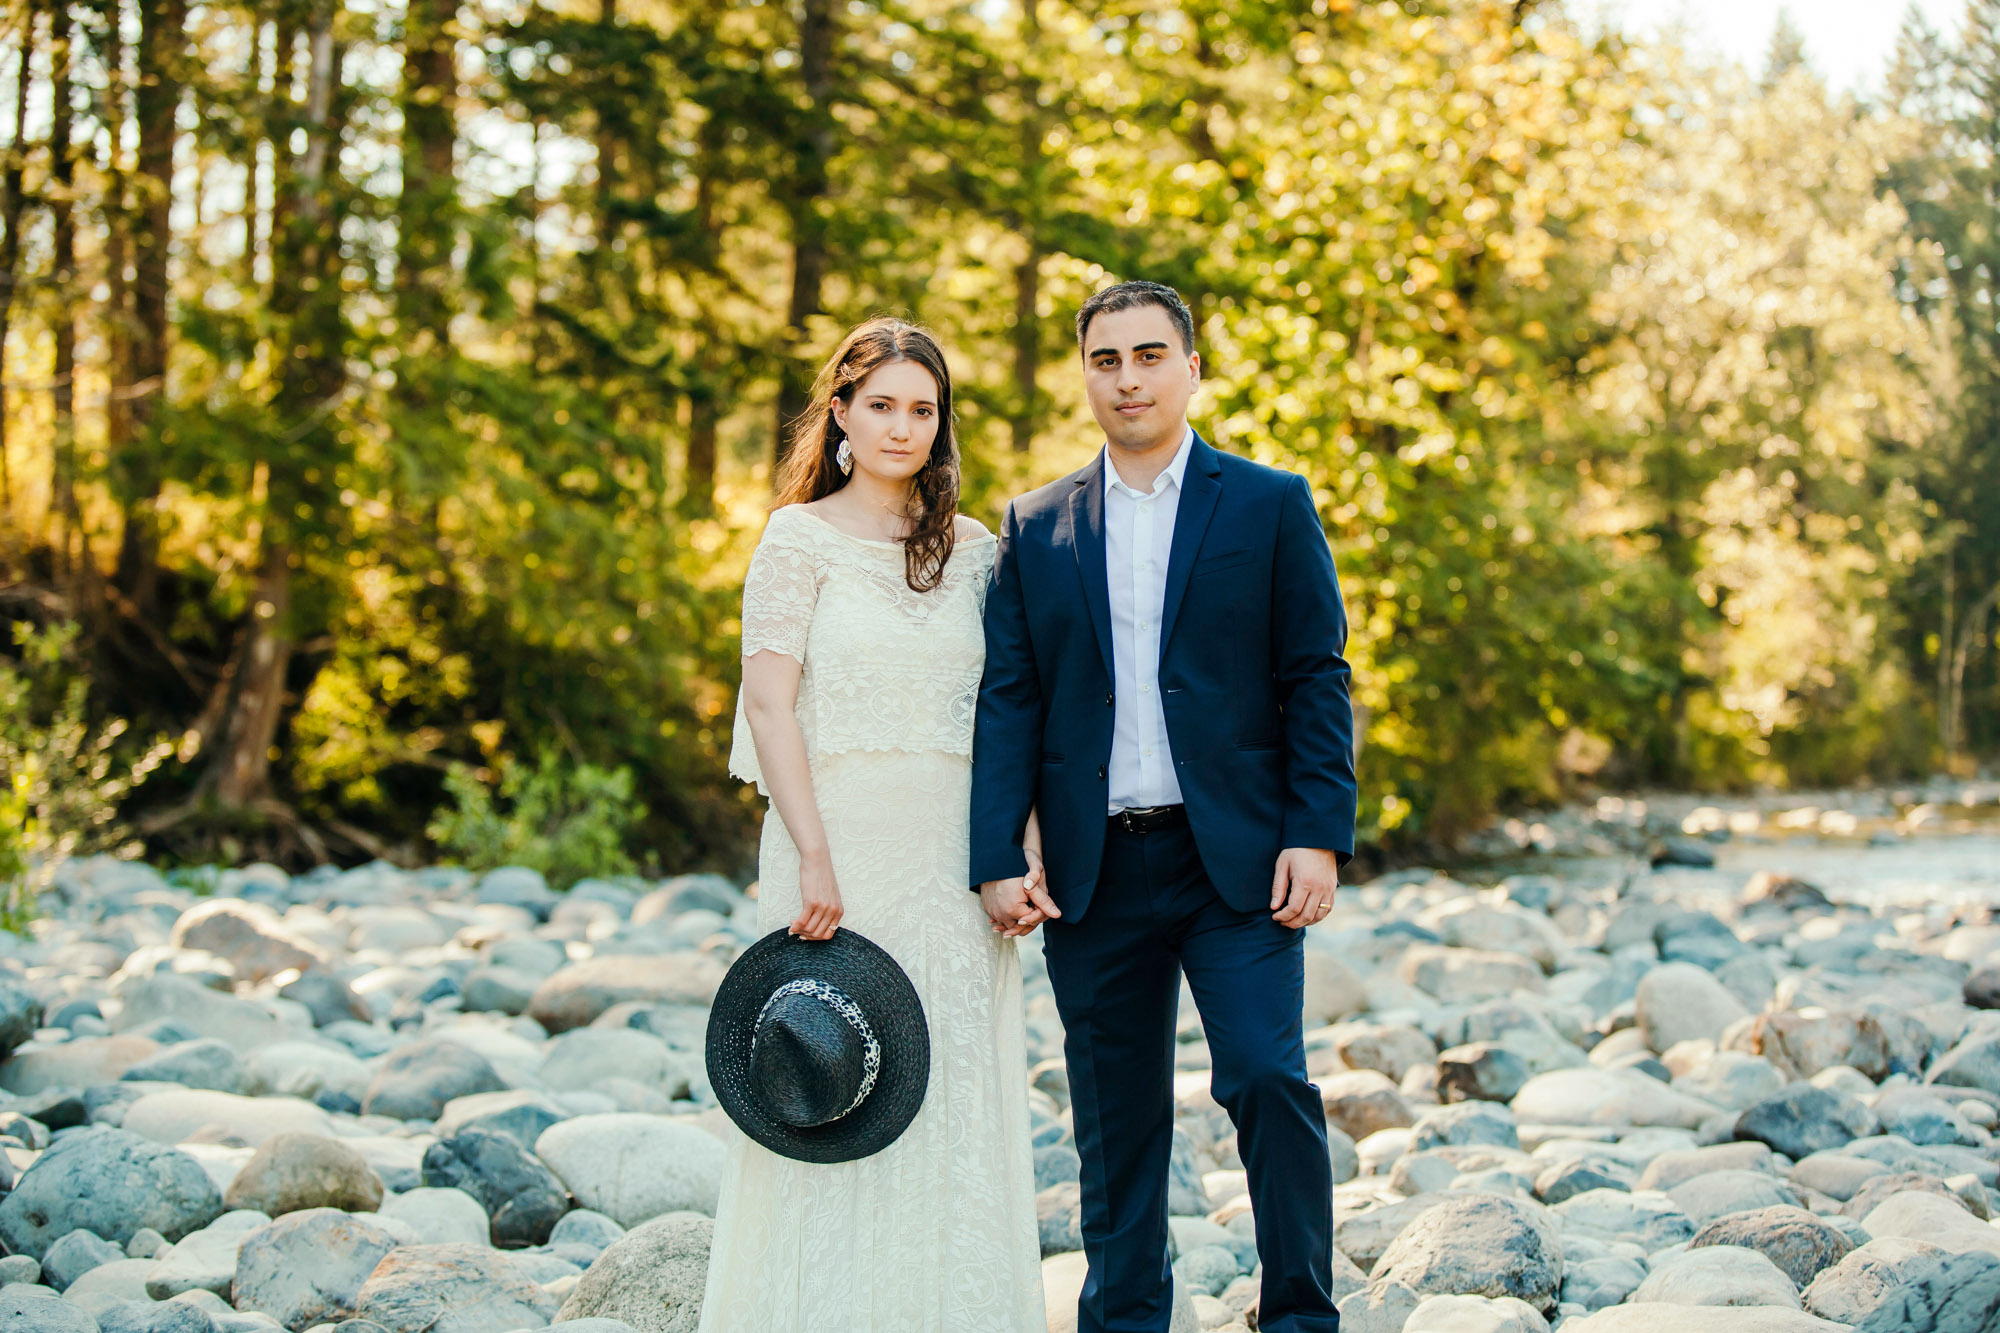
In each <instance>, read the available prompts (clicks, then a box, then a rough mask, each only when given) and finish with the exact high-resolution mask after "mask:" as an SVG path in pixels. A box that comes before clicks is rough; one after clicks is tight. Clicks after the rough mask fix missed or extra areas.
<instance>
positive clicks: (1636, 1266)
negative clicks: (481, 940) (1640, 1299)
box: [1562, 1255, 1646, 1311]
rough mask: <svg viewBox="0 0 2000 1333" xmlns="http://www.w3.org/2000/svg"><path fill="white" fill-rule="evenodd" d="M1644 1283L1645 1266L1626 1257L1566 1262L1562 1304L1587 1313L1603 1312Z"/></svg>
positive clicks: (1564, 1264) (1615, 1256) (1618, 1256)
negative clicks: (1579, 1308) (1573, 1306)
mask: <svg viewBox="0 0 2000 1333" xmlns="http://www.w3.org/2000/svg"><path fill="white" fill-rule="evenodd" d="M1645 1280H1646V1266H1645V1265H1644V1264H1642V1263H1640V1262H1639V1261H1638V1260H1637V1259H1634V1258H1631V1257H1629V1256H1626V1255H1606V1256H1605V1257H1603V1258H1601V1259H1584V1260H1580V1261H1579V1260H1568V1259H1565V1261H1564V1263H1563V1288H1562V1303H1563V1304H1564V1305H1580V1306H1582V1307H1583V1308H1584V1310H1585V1311H1590V1310H1602V1309H1603V1308H1604V1307H1605V1306H1607V1305H1616V1304H1618V1303H1619V1302H1620V1301H1623V1300H1625V1299H1626V1298H1627V1297H1629V1296H1630V1295H1631V1294H1632V1293H1633V1292H1635V1291H1637V1290H1638V1289H1639V1284H1640V1283H1641V1282H1644V1281H1645Z"/></svg>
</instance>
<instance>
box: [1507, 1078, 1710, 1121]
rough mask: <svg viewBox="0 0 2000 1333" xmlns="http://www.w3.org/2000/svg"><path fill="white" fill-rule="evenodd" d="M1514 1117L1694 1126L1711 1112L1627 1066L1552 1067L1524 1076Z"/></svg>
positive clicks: (1536, 1119)
mask: <svg viewBox="0 0 2000 1333" xmlns="http://www.w3.org/2000/svg"><path fill="white" fill-rule="evenodd" d="M1512 1105H1513V1108H1514V1119H1515V1120H1517V1121H1519V1122H1520V1123H1522V1124H1530V1123H1534V1124H1544V1125H1632V1126H1645V1125H1662V1126H1667V1127H1670V1128H1674V1129H1696V1128H1698V1127H1700V1125H1701V1124H1702V1123H1703V1122H1704V1121H1706V1120H1708V1119H1709V1118H1710V1117H1712V1116H1714V1115H1715V1114H1716V1113H1717V1108H1716V1107H1715V1106H1713V1105H1711V1104H1709V1103H1708V1102H1704V1101H1700V1100H1698V1099H1696V1098H1693V1097H1689V1096H1688V1095H1686V1094H1685V1093H1680V1092H1676V1091H1674V1090H1673V1089H1672V1088H1670V1087H1668V1086H1667V1085H1666V1084H1664V1083H1662V1082H1660V1081H1659V1080H1658V1079H1654V1078H1649V1077H1647V1076H1646V1075H1645V1074H1641V1073H1638V1072H1636V1071H1634V1070H1630V1069H1597V1068H1594V1067H1589V1068H1582V1069H1557V1070H1553V1071H1551V1072H1550V1073H1546V1074H1537V1075H1536V1076H1535V1077H1534V1078H1531V1079H1529V1080H1528V1082H1527V1084H1526V1085H1525V1086H1523V1087H1522V1089H1521V1091H1520V1092H1519V1093H1517V1094H1515V1097H1514V1100H1513V1103H1512Z"/></svg>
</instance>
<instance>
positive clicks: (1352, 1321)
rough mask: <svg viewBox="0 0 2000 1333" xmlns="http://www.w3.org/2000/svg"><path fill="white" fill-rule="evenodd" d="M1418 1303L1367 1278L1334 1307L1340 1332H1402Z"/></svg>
mask: <svg viewBox="0 0 2000 1333" xmlns="http://www.w3.org/2000/svg"><path fill="white" fill-rule="evenodd" d="M1421 1303H1422V1298H1420V1297H1419V1296H1418V1295H1417V1293H1415V1292H1414V1291H1411V1290H1410V1289H1409V1288H1408V1287H1406V1286H1404V1285H1403V1284H1402V1283H1400V1282H1371V1283H1369V1284H1368V1285H1367V1286H1366V1287H1364V1288H1362V1289H1361V1290H1360V1291H1356V1292H1350V1293H1349V1294H1348V1295H1346V1296H1344V1297H1342V1298H1341V1299H1340V1301H1339V1302H1337V1303H1336V1304H1335V1306H1334V1309H1335V1311H1336V1312H1337V1313H1338V1314H1339V1315H1340V1330H1341V1333H1403V1330H1404V1328H1405V1327H1407V1326H1408V1324H1409V1322H1410V1316H1411V1315H1413V1314H1415V1313H1416V1312H1417V1306H1418V1305H1419V1304H1421ZM1071 1317H1072V1319H1073V1318H1074V1316H1071Z"/></svg>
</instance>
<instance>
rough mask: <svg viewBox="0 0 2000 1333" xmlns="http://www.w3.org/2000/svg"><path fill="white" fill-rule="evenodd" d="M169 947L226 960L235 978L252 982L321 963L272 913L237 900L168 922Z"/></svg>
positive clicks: (213, 902) (216, 902)
mask: <svg viewBox="0 0 2000 1333" xmlns="http://www.w3.org/2000/svg"><path fill="white" fill-rule="evenodd" d="M170 942H171V943H172V944H173V946H174V947H175V948H177V949H200V950H202V951H203V952H205V953H212V954H214V955H216V956H217V957H218V958H226V959H228V960H229V961H230V963H231V964H232V965H234V967H235V968H236V975H237V976H239V977H242V978H243V979H245V980H247V981H253V982H254V981H262V980H264V979H265V978H266V977H271V976H275V975H277V974H278V973H280V972H284V971H287V970H290V969H293V968H296V969H298V970H299V971H304V970H305V969H307V968H310V967H313V966H316V965H321V966H323V965H324V964H325V963H326V961H327V959H326V956H325V954H324V953H323V952H322V951H321V950H320V949H319V948H317V947H316V946H314V945H313V944H312V943H311V942H310V941H308V940H307V939H306V938H305V937H303V936H301V935H299V934H297V933H296V932H294V931H292V930H290V929H288V928H287V927H286V926H285V924H284V922H282V921H281V920H279V918H278V914H277V913H276V912H274V911H272V910H271V909H270V908H269V907H267V906H265V905H264V904H263V903H259V902H252V901H248V900H246V899H242V898H220V897H218V898H211V899H209V900H208V901H206V902H200V903H196V904H195V905H194V906H193V907H190V908H188V910H187V911H185V912H183V913H181V915H180V919H179V920H178V921H176V922H174V929H173V934H172V935H171V937H170Z"/></svg>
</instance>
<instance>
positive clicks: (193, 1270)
mask: <svg viewBox="0 0 2000 1333" xmlns="http://www.w3.org/2000/svg"><path fill="white" fill-rule="evenodd" d="M270 1221H271V1219H270V1218H269V1217H267V1216H265V1215H264V1214H263V1213H260V1212H256V1211H254V1210H251V1209H242V1210H238V1211H235V1212H227V1213H224V1214H223V1215H222V1216H220V1217H218V1218H216V1219H215V1220H214V1221H213V1222H210V1223H209V1224H208V1225H207V1226H205V1227H203V1228H202V1229H201V1230H199V1231H196V1232H191V1233H190V1234H188V1235H186V1236H184V1237H182V1238H181V1239H180V1240H178V1241H176V1242H174V1243H173V1244H172V1245H169V1246H168V1247H167V1248H166V1249H164V1250H162V1251H160V1252H159V1253H158V1254H157V1255H155V1256H154V1262H155V1264H156V1265H157V1266H156V1267H155V1268H154V1269H153V1271H152V1272H151V1273H149V1274H148V1275H147V1276H146V1294H147V1295H148V1296H151V1297H152V1298H153V1299H154V1300H156V1301H164V1300H166V1299H168V1298H169V1297H173V1296H178V1295H180V1294H181V1293H182V1292H184V1291H209V1292H214V1293H215V1294H216V1295H217V1296H223V1297H226V1296H228V1295H229V1284H230V1282H231V1281H232V1280H233V1279H234V1278H235V1276H236V1258H237V1253H238V1252H239V1251H240V1250H241V1249H242V1248H243V1242H244V1241H245V1240H246V1239H248V1238H249V1236H250V1234H251V1233H252V1232H254V1231H256V1230H257V1229H258V1228H260V1227H264V1226H267V1225H269V1224H270Z"/></svg>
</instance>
